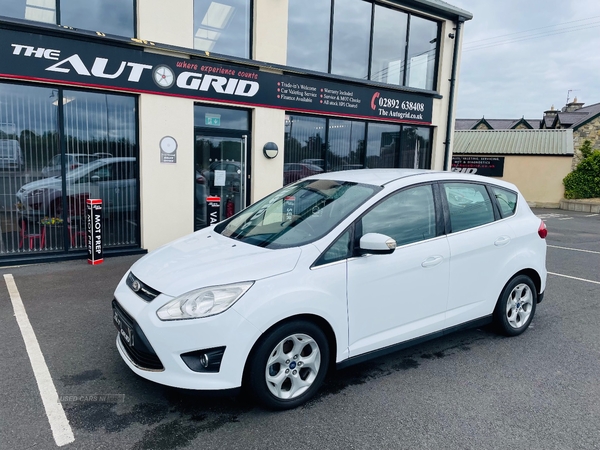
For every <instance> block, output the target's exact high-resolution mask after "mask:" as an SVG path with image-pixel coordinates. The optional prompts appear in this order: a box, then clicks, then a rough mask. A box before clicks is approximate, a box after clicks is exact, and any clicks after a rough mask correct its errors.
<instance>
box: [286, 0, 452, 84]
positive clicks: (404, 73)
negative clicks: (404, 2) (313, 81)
mask: <svg viewBox="0 0 600 450" xmlns="http://www.w3.org/2000/svg"><path fill="white" fill-rule="evenodd" d="M363 1H365V2H366V3H370V5H371V18H370V22H371V28H370V31H369V49H368V61H367V78H366V79H362V78H357V79H358V80H360V81H362V82H369V83H378V84H382V85H385V86H389V87H391V88H395V89H400V90H403V89H410V90H415V89H416V90H424V91H431V92H437V91H438V88H439V82H438V77H439V70H440V41H441V36H442V24H443V19H441V18H433V17H430V16H427V15H426V14H424V13H420V12H415V11H412V10H409V9H404V8H401V7H399V5H390V4H387V3H381V2H378V1H376V0H363ZM329 2H330V7H331V8H330V14H329V42H328V47H329V54H328V58H327V72H326V73H327V74H329V75H334V76H339V77H340V78H349V79H353V78H352V77H345V76H342V75H335V74H333V73H332V72H331V68H332V59H333V33H334V29H333V28H334V10H335V0H329ZM376 7H383V8H388V9H391V10H394V11H400V12H403V13H405V14H406V15H407V25H406V45H405V48H404V67H403V69H402V84H401V85H396V84H388V83H383V82H379V81H373V80H372V79H371V76H372V66H373V27H374V26H375V8H376ZM413 16H414V17H419V18H420V19H424V20H428V21H430V22H433V23H435V24H436V25H437V36H436V41H435V42H436V48H435V67H434V68H433V85H432V86H431V88H426V89H420V88H411V87H409V86H407V85H406V81H407V63H408V52H409V47H410V37H411V18H412V17H413ZM286 66H288V64H287V60H286ZM288 67H295V68H297V69H300V70H307V69H304V68H302V67H296V66H288ZM308 70H309V71H311V70H310V69H308ZM311 72H312V71H311Z"/></svg>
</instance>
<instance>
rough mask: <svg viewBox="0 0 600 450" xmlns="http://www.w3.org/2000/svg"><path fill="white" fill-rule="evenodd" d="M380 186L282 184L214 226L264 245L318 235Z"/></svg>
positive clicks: (303, 240)
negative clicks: (279, 187)
mask: <svg viewBox="0 0 600 450" xmlns="http://www.w3.org/2000/svg"><path fill="white" fill-rule="evenodd" d="M380 189H381V188H380V187H378V186H372V185H365V184H358V183H350V182H344V181H335V180H305V181H301V182H298V183H294V184H291V185H289V186H285V187H284V188H282V189H280V190H278V191H276V192H274V193H273V194H271V195H269V196H268V197H266V198H264V199H262V200H261V201H259V202H257V203H255V204H254V205H251V206H249V207H248V208H246V209H245V210H243V211H241V212H240V213H239V214H237V215H235V216H233V217H232V218H231V219H229V220H227V221H225V222H222V223H220V224H218V225H217V226H216V227H215V231H216V232H217V233H220V234H222V235H223V236H226V237H230V238H232V239H236V240H239V241H242V242H246V243H248V244H252V245H257V246H259V247H266V248H287V247H296V246H299V245H304V244H307V243H309V242H312V241H315V240H317V239H320V238H322V237H323V236H325V235H326V234H327V233H329V232H330V231H331V230H332V229H333V228H334V227H335V226H336V225H337V224H339V223H340V222H341V221H342V220H343V219H344V218H346V216H348V215H349V214H350V213H351V212H352V211H354V210H355V209H356V208H358V207H359V206H360V205H361V204H363V203H364V202H365V201H366V200H367V199H368V198H369V197H371V196H372V195H374V194H375V193H376V192H377V191H379V190H380Z"/></svg>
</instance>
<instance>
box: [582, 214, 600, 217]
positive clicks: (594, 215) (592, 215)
mask: <svg viewBox="0 0 600 450" xmlns="http://www.w3.org/2000/svg"><path fill="white" fill-rule="evenodd" d="M598 215H600V214H590V215H589V216H583V217H596V216H598Z"/></svg>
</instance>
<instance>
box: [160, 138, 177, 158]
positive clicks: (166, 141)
mask: <svg viewBox="0 0 600 450" xmlns="http://www.w3.org/2000/svg"><path fill="white" fill-rule="evenodd" d="M159 147H160V162H161V163H166V164H175V163H176V162H177V141H176V140H175V138H173V137H171V136H165V137H163V138H162V139H161V140H160V144H159Z"/></svg>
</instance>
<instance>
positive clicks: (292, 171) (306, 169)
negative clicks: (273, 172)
mask: <svg viewBox="0 0 600 450" xmlns="http://www.w3.org/2000/svg"><path fill="white" fill-rule="evenodd" d="M321 172H323V169H321V168H320V167H319V166H316V165H314V164H305V163H287V164H284V165H283V184H290V183H293V182H294V181H298V180H300V179H302V178H305V177H309V176H311V175H317V174H319V173H321Z"/></svg>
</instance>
